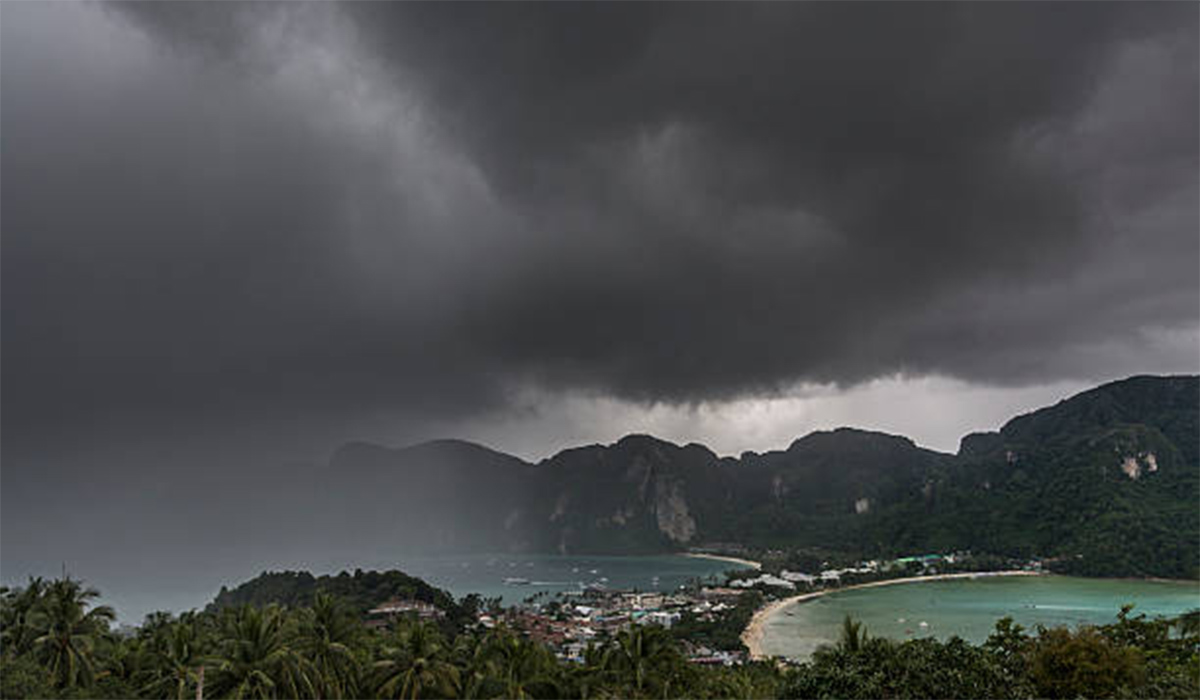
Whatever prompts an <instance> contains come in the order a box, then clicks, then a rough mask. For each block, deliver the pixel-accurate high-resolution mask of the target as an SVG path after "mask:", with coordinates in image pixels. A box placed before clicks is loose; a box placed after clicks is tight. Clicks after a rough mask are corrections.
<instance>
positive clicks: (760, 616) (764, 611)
mask: <svg viewBox="0 0 1200 700" xmlns="http://www.w3.org/2000/svg"><path fill="white" fill-rule="evenodd" d="M1043 575H1045V574H1043V573H1042V572H1040V571H1024V570H1020V569H1016V570H1011V571H968V572H964V573H955V574H932V575H929V576H909V577H907V578H889V579H884V580H882V581H870V582H868V583H856V584H853V585H850V586H841V587H838V588H828V589H823V590H819V591H812V592H811V593H801V594H800V595H794V596H790V597H788V598H784V599H782V600H776V601H772V602H771V603H768V604H767V605H764V606H763V607H761V608H759V609H758V610H756V611H755V612H754V616H753V617H751V618H750V622H749V624H747V625H746V629H745V630H744V631H743V632H742V642H743V643H744V644H745V645H746V648H747V649H749V650H750V659H751V660H754V661H758V660H762V659H765V658H767V657H766V656H765V655H764V654H763V651H762V637H763V630H764V628H765V627H766V624H767V621H768V620H770V619H771V616H772V615H775V614H777V613H778V612H779V611H781V610H783V609H784V608H786V607H788V606H790V605H792V604H793V603H802V602H804V601H806V600H812V599H813V598H820V597H821V596H823V595H827V594H829V593H837V592H838V591H852V590H854V589H857V588H875V587H878V586H892V585H897V584H901V583H921V582H924V581H950V580H953V579H963V578H989V577H993V576H1043Z"/></svg>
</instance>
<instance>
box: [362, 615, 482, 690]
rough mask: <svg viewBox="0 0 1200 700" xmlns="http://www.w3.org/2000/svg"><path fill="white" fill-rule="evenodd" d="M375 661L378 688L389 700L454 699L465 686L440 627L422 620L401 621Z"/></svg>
mask: <svg viewBox="0 0 1200 700" xmlns="http://www.w3.org/2000/svg"><path fill="white" fill-rule="evenodd" d="M380 656H381V657H382V658H380V659H379V660H378V661H376V662H375V672H376V689H377V691H378V693H379V694H380V695H381V696H384V697H388V698H410V699H413V700H415V699H416V698H447V697H454V696H455V695H456V694H457V693H458V690H459V688H460V685H461V674H460V673H459V669H458V668H457V667H456V666H455V665H454V664H453V663H451V662H450V659H449V655H448V653H447V650H446V646H445V642H444V640H443V639H442V635H441V633H440V632H438V630H437V628H436V627H434V626H432V625H430V624H427V623H425V622H420V621H401V622H399V623H398V624H397V626H396V628H395V630H394V631H393V633H392V638H391V639H390V640H389V643H388V644H386V645H385V646H384V647H383V649H382V650H381V652H380Z"/></svg>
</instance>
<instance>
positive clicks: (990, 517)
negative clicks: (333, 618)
mask: <svg viewBox="0 0 1200 700" xmlns="http://www.w3.org/2000/svg"><path fill="white" fill-rule="evenodd" d="M1198 406H1200V384H1198V380H1197V378H1196V377H1165V378H1161V377H1136V378H1133V379H1130V380H1126V381H1124V382H1115V383H1113V384H1108V385H1105V386H1102V387H1098V388H1096V389H1094V390H1092V391H1089V392H1085V393H1083V394H1080V395H1078V396H1076V397H1072V398H1071V399H1068V400H1067V401H1064V402H1062V403H1060V404H1058V405H1056V406H1053V407H1050V408H1046V409H1042V410H1040V411H1035V412H1033V413H1031V414H1029V415H1026V416H1021V417H1018V418H1015V419H1013V420H1012V421H1009V423H1008V424H1006V425H1005V426H1004V427H1003V428H1002V429H1001V430H1000V431H998V432H995V433H977V434H972V435H969V436H967V437H965V438H963V441H962V447H961V448H960V450H959V454H958V455H948V454H942V453H938V452H933V451H930V450H925V449H922V448H920V447H918V446H916V445H915V444H913V442H912V441H911V440H909V439H907V438H903V437H899V436H894V435H885V434H882V433H874V432H867V431H861V430H852V429H839V430H835V431H828V432H817V433H813V434H811V435H808V436H806V437H804V438H801V439H799V440H797V441H796V442H794V443H793V444H792V445H791V446H790V447H789V448H788V449H787V450H782V451H775V452H766V453H762V454H758V453H752V452H748V453H745V454H743V455H742V456H741V457H740V458H737V459H734V458H718V457H717V456H716V455H715V454H714V453H713V452H712V451H710V450H708V449H707V448H705V447H703V446H700V445H694V444H693V445H686V446H680V445H675V444H672V443H669V442H665V441H662V440H658V439H656V438H653V437H650V436H645V435H632V436H629V437H626V438H623V439H622V440H620V441H618V442H617V443H615V444H612V445H607V446H601V445H592V446H588V447H580V448H575V449H570V450H565V451H563V452H561V453H559V454H557V455H554V456H553V457H551V458H549V459H546V460H543V461H542V462H540V463H538V464H536V465H533V464H529V463H527V462H524V461H522V460H519V459H516V458H513V457H510V456H507V455H503V454H501V453H497V452H494V451H491V450H487V449H485V448H482V447H479V446H476V445H470V444H467V443H461V442H453V441H443V442H437V443H427V444H424V445H420V446H417V447H414V448H409V449H406V450H387V449H384V448H380V447H375V446H369V445H352V446H347V447H346V448H344V449H343V450H341V451H339V453H338V454H337V455H335V458H334V460H333V463H332V465H331V470H330V471H331V475H330V476H331V479H330V481H329V484H328V487H327V488H328V491H329V494H330V497H329V499H326V503H330V502H332V503H333V504H334V507H333V508H332V511H333V512H334V513H335V514H336V516H337V517H338V518H339V519H340V520H339V523H338V524H339V526H340V527H342V529H345V528H344V526H346V525H349V526H350V531H351V532H353V533H355V537H356V540H355V541H356V542H361V541H363V540H364V539H366V540H371V539H376V540H381V541H384V542H388V543H396V544H397V546H401V545H402V546H404V547H406V548H410V549H411V548H413V547H416V548H424V549H428V550H431V551H447V550H468V549H475V550H493V551H498V550H514V549H519V550H527V551H546V552H560V553H577V552H590V553H647V552H663V551H671V550H675V549H679V548H682V547H686V546H692V545H697V544H703V543H705V542H727V543H729V542H732V543H742V544H746V545H750V546H762V547H822V548H825V549H833V550H842V551H847V552H856V553H862V554H864V555H875V554H880V555H883V554H887V553H894V552H912V551H925V550H934V549H972V550H975V551H985V552H992V553H1000V554H1013V555H1024V554H1029V555H1032V554H1041V555H1052V554H1056V553H1058V554H1063V555H1067V556H1070V557H1074V558H1075V559H1076V560H1077V561H1079V562H1083V563H1080V564H1078V566H1079V567H1083V568H1082V569H1081V570H1082V571H1085V572H1093V573H1096V572H1100V573H1103V572H1106V571H1116V570H1121V571H1123V572H1125V573H1146V574H1158V575H1191V574H1190V573H1189V572H1190V571H1192V570H1193V569H1195V567H1196V555H1195V552H1196V551H1197V549H1200V532H1198V524H1197V522H1196V521H1197V519H1196V517H1195V507H1196V503H1197V502H1198V499H1200V464H1198V456H1197V454H1198V450H1197V435H1200V421H1198V420H1197V414H1198ZM1121 548H1124V549H1125V550H1129V552H1132V553H1127V554H1120V553H1119V552H1118V550H1119V549H1121ZM1138 551H1141V552H1144V554H1138V553H1136V552H1138ZM1089 567H1090V568H1089Z"/></svg>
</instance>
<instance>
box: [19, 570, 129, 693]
mask: <svg viewBox="0 0 1200 700" xmlns="http://www.w3.org/2000/svg"><path fill="white" fill-rule="evenodd" d="M99 596H100V592H99V591H97V590H96V589H95V588H85V587H84V586H83V583H82V582H80V581H76V580H75V579H72V578H69V577H64V578H61V579H58V580H55V581H52V582H51V583H50V584H49V585H48V586H46V589H45V593H44V594H43V596H42V597H41V600H40V603H38V604H36V605H34V606H33V608H32V610H31V611H30V621H31V624H32V626H33V627H34V629H35V630H36V631H37V633H38V636H37V637H36V638H35V639H34V640H33V651H34V653H35V654H36V656H37V658H38V660H39V661H40V662H41V663H42V665H43V666H45V668H46V669H47V671H49V673H50V675H51V677H52V678H53V679H54V684H55V685H56V686H57V687H59V688H74V687H76V686H81V685H82V686H88V685H90V684H91V683H92V681H93V680H95V671H96V664H95V659H94V651H95V648H96V642H97V640H98V639H99V638H100V637H101V636H102V635H103V634H105V633H107V632H108V626H109V624H110V623H111V622H112V621H113V620H115V619H116V613H115V612H114V611H113V609H112V608H111V607H109V606H107V605H97V606H94V607H93V605H92V601H93V600H94V599H95V598H98V597H99ZM88 608H91V609H90V610H89V609H88Z"/></svg>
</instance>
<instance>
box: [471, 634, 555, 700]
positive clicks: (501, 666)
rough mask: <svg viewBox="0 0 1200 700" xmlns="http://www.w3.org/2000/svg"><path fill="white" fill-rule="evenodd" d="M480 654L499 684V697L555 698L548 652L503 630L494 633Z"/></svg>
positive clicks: (553, 668) (551, 659)
mask: <svg viewBox="0 0 1200 700" xmlns="http://www.w3.org/2000/svg"><path fill="white" fill-rule="evenodd" d="M484 653H485V658H486V659H487V664H488V667H489V669H490V671H491V673H492V675H493V676H494V677H495V678H496V679H497V680H499V681H500V688H501V697H505V698H515V699H524V698H555V697H559V696H560V695H561V693H560V692H559V688H558V683H557V681H556V678H555V676H556V671H557V662H556V660H555V658H554V655H553V654H551V653H550V651H549V650H548V649H547V648H546V647H544V646H542V645H541V644H537V643H535V642H531V641H528V640H524V639H521V638H519V637H517V636H516V635H514V634H512V633H511V632H508V631H507V630H496V631H494V632H493V633H492V634H490V635H488V637H487V638H486V639H485V641H484Z"/></svg>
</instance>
